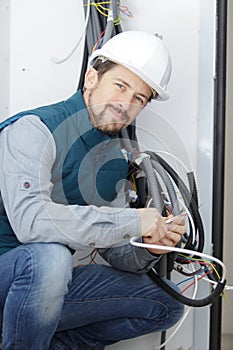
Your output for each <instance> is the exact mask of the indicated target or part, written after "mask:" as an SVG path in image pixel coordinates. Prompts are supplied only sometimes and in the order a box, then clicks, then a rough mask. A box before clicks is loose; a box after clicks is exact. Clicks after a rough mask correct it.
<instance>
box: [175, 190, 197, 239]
mask: <svg viewBox="0 0 233 350" xmlns="http://www.w3.org/2000/svg"><path fill="white" fill-rule="evenodd" d="M177 199H178V201H179V202H180V203H181V205H182V206H183V207H184V209H185V211H186V213H187V215H188V217H189V220H190V223H191V226H192V231H193V240H192V243H193V244H194V243H195V231H196V230H195V225H194V221H193V218H192V215H191V213H190V211H189V210H188V208H187V206H186V205H185V203H184V201H182V199H181V198H179V197H178V196H177Z"/></svg>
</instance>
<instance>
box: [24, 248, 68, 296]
mask: <svg viewBox="0 0 233 350" xmlns="http://www.w3.org/2000/svg"><path fill="white" fill-rule="evenodd" d="M25 248H26V251H27V253H28V254H25V255H26V256H27V257H26V259H27V272H26V273H29V274H31V275H32V276H33V280H35V281H36V282H35V283H37V284H38V286H40V285H41V287H42V288H46V287H48V288H49V286H50V287H51V285H52V290H53V291H54V293H55V294H56V291H61V290H62V291H64V292H66V291H67V288H68V287H67V286H68V283H69V282H70V280H71V277H72V255H71V253H70V251H69V249H68V248H67V247H66V246H64V245H62V244H57V243H33V244H28V245H25ZM24 252H25V251H24ZM59 293H60V292H59Z"/></svg>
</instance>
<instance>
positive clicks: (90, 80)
mask: <svg viewBox="0 0 233 350" xmlns="http://www.w3.org/2000/svg"><path fill="white" fill-rule="evenodd" d="M97 82H98V72H97V70H96V69H94V68H89V69H88V71H87V72H86V74H85V85H84V86H85V88H86V89H93V88H94V87H95V85H96V84H97Z"/></svg>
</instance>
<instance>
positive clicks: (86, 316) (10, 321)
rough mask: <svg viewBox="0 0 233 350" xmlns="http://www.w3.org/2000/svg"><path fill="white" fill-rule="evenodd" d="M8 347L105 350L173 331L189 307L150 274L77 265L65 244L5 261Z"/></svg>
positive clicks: (0, 259)
mask: <svg viewBox="0 0 233 350" xmlns="http://www.w3.org/2000/svg"><path fill="white" fill-rule="evenodd" d="M0 280H1V288H0V305H1V309H2V310H1V311H2V315H3V350H13V349H14V350H26V349H27V350H48V349H50V350H52V349H53V350H55V349H56V350H59V349H60V350H67V349H72V350H86V349H89V348H90V347H91V348H93V349H95V350H99V349H103V348H104V346H105V345H108V344H112V343H115V342H117V341H120V340H123V339H129V338H133V337H136V336H141V335H143V334H147V333H151V332H156V331H161V330H165V329H167V328H169V327H171V326H173V325H174V324H175V323H176V322H177V321H178V320H179V319H180V317H181V315H182V313H183V305H181V304H180V303H178V302H177V301H175V300H174V299H173V298H171V297H170V296H169V295H168V294H166V293H165V292H164V291H163V290H161V289H160V288H159V287H158V286H157V285H156V284H155V283H154V282H153V281H151V279H150V278H149V277H148V276H147V275H146V274H142V275H138V274H134V273H129V272H123V271H120V270H116V269H114V268H112V267H109V266H105V265H97V264H91V265H86V266H82V267H77V268H72V256H71V253H70V251H69V250H68V249H67V248H66V247H65V246H62V245H60V244H45V243H33V244H25V245H21V246H19V247H17V248H15V249H12V250H11V251H9V252H7V253H5V254H3V255H2V256H0Z"/></svg>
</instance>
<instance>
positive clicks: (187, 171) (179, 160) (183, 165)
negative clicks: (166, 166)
mask: <svg viewBox="0 0 233 350" xmlns="http://www.w3.org/2000/svg"><path fill="white" fill-rule="evenodd" d="M154 153H155V154H156V153H158V154H159V153H161V154H166V155H167V156H170V157H171V158H174V159H175V160H177V161H178V162H179V163H180V164H181V165H182V167H183V168H184V170H185V171H186V173H189V172H190V171H192V170H189V169H188V168H187V166H186V165H185V164H184V162H182V160H181V159H180V158H178V157H177V156H175V155H174V154H172V153H169V152H166V151H155V152H154Z"/></svg>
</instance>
